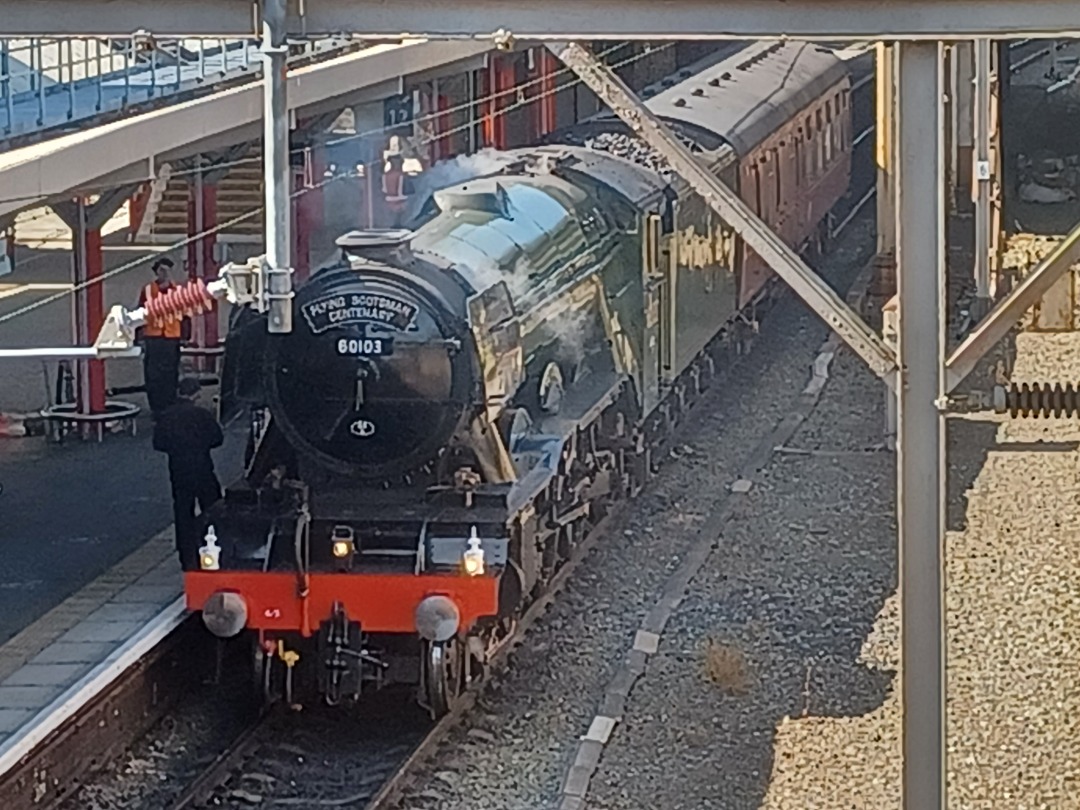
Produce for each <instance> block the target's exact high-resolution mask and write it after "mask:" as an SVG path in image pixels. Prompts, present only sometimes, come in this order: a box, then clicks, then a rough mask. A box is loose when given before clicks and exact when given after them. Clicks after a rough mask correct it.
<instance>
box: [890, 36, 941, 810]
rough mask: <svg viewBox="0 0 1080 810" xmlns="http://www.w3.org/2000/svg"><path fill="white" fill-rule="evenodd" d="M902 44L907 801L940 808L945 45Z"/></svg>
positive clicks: (900, 501) (900, 451)
mask: <svg viewBox="0 0 1080 810" xmlns="http://www.w3.org/2000/svg"><path fill="white" fill-rule="evenodd" d="M897 48H898V62H897V64H898V67H897V70H898V82H897V95H898V110H899V116H898V121H897V124H898V132H899V162H898V164H897V169H898V171H897V185H898V189H899V195H898V205H897V231H898V235H899V244H898V245H897V247H898V254H897V259H898V265H899V268H898V273H897V275H898V286H899V296H900V318H899V320H900V323H899V349H900V376H899V386H898V396H899V419H898V427H899V430H898V442H897V445H898V447H897V462H898V466H899V470H898V477H897V481H898V488H897V518H898V522H899V527H900V538H899V539H900V595H901V596H900V600H901V613H900V616H901V682H902V704H903V707H904V720H903V723H904V729H903V802H904V810H935V808H941V809H942V810H944V808H945V807H946V797H945V633H944V619H945V613H944V587H943V586H944V554H943V541H944V527H945V510H944V498H943V491H944V484H945V442H944V435H945V420H944V415H943V413H942V412H941V411H940V410H939V409H938V405H937V403H938V402H939V401H940V400H941V397H942V396H943V395H944V379H943V374H942V371H943V351H944V346H945V334H944V333H945V326H944V325H945V311H944V310H945V210H944V194H943V189H942V178H943V170H944V165H943V151H944V143H943V139H944V124H945V122H944V120H943V115H942V90H943V87H942V84H943V82H942V67H941V56H942V53H941V50H942V46H941V44H940V43H936V42H926V43H923V42H918V43H914V42H912V43H908V42H901V43H899V44H898V46H897Z"/></svg>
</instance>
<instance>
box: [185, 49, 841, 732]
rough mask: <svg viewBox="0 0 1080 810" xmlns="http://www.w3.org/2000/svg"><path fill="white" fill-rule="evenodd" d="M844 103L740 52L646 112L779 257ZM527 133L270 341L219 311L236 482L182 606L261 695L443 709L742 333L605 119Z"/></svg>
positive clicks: (748, 274)
mask: <svg viewBox="0 0 1080 810" xmlns="http://www.w3.org/2000/svg"><path fill="white" fill-rule="evenodd" d="M846 92H847V75H846V72H845V70H844V68H843V66H842V64H841V63H840V61H839V60H838V59H837V58H836V57H835V56H834V55H832V54H831V53H828V52H826V51H824V50H822V49H818V48H815V47H814V46H812V45H808V44H806V43H778V44H767V43H763V44H759V45H754V46H751V47H750V48H747V49H746V50H744V51H742V52H740V53H738V54H736V55H734V56H729V57H728V58H726V59H722V60H720V61H716V60H714V61H713V62H712V63H708V64H705V65H703V66H701V69H700V70H699V72H698V73H697V75H696V76H694V77H693V78H691V79H688V80H687V81H684V82H681V83H677V84H674V86H665V87H664V88H662V89H658V91H657V92H656V93H655V94H654V95H653V97H652V98H651V99H650V101H649V104H650V106H652V107H653V108H654V110H656V111H657V112H658V113H659V114H661V115H663V116H664V117H665V118H667V119H668V120H669V121H670V122H671V123H672V125H673V126H674V127H676V129H677V131H678V132H679V134H680V136H681V137H683V138H684V139H686V140H688V141H689V142H690V143H691V144H692V145H693V147H694V149H695V151H697V152H698V154H699V156H700V158H701V159H702V160H703V161H704V162H705V163H706V164H707V165H708V166H709V167H710V168H711V170H712V171H714V172H715V173H716V174H717V175H718V176H719V177H721V178H723V179H724V180H725V182H727V183H728V184H729V185H730V186H732V187H733V188H736V189H738V190H739V192H740V194H742V196H743V197H744V199H748V198H749V199H750V200H752V202H753V205H754V206H756V208H757V210H758V211H759V213H760V214H761V215H762V216H763V218H765V219H766V221H767V222H770V224H772V225H774V226H775V227H777V228H778V230H780V232H781V233H782V234H783V235H785V238H787V239H788V240H789V242H790V243H791V244H793V245H796V246H800V247H801V246H803V245H805V244H807V243H808V242H811V241H814V239H815V236H816V234H818V233H819V232H820V229H821V224H822V222H823V221H824V220H825V217H826V215H827V213H828V211H829V209H830V208H831V207H832V206H833V205H834V204H835V203H836V201H837V200H838V199H839V197H840V196H841V195H842V194H843V192H844V190H846V185H847V183H846V178H847V172H848V163H847V162H846V161H847V158H848V155H849V151H850V149H849V147H850V137H847V140H845V135H844V133H845V131H848V130H849V129H850V114H849V113H848V114H847V115H846V117H845V115H844V113H843V112H842V110H846V109H847V104H846ZM841 98H843V99H844V102H843V103H841ZM688 99H690V100H691V101H687V100H688ZM826 107H827V109H828V116H827V117H828V122H829V126H828V127H827V128H826V127H825V126H824V125H822V126H821V127H819V128H818V129H817V130H816V132H818V133H819V134H818V140H817V141H815V140H814V138H813V137H812V133H810V132H808V131H807V130H806V129H805V128H804V127H809V128H813V122H814V121H815V118H816V119H817V120H818V121H822V120H823V118H822V111H823V110H824V109H826ZM845 120H846V121H847V123H846V124H845ZM834 121H835V130H834V128H833V122H834ZM845 127H847V130H845ZM825 139H828V141H827V145H826V142H825ZM551 141H552V142H550V143H547V144H545V145H542V146H536V147H529V148H523V149H517V150H511V151H508V152H503V153H496V154H494V155H493V156H492V158H491V160H490V161H488V162H487V165H486V166H485V167H484V169H483V171H482V172H478V173H477V176H470V177H467V178H464V179H463V178H458V181H457V182H455V183H453V184H452V185H449V186H448V187H446V188H440V189H436V190H434V191H433V192H432V193H430V195H428V196H426V198H425V201H424V203H423V205H422V208H421V210H420V213H419V215H418V217H417V218H416V221H415V222H413V223H410V224H411V226H412V227H411V228H410V229H409V230H402V231H362V232H354V233H351V234H347V235H345V236H344V237H342V238H341V239H340V240H339V241H338V247H339V248H340V250H341V253H340V257H339V259H338V260H337V261H336V262H332V263H331V264H329V266H326V267H324V268H323V269H321V270H319V271H318V272H317V273H315V274H314V275H313V276H312V277H311V279H310V280H309V281H308V282H307V283H305V284H304V285H303V286H301V287H300V288H299V289H298V290H297V291H296V297H295V299H294V302H293V306H294V315H295V317H294V324H295V325H294V329H293V331H292V332H291V333H289V334H285V335H276V334H268V333H267V330H266V325H265V321H264V316H259V315H257V314H255V313H253V312H250V311H240V312H237V313H236V314H235V315H234V317H233V323H232V325H231V328H230V333H229V338H228V343H227V350H226V359H225V368H224V372H223V387H222V403H223V410H224V411H225V413H226V415H229V414H230V413H238V412H246V413H248V414H249V415H250V418H251V440H250V444H249V451H248V459H247V469H246V474H245V477H244V479H243V480H242V481H240V482H238V483H237V484H236V485H234V486H231V487H230V488H229V489H228V490H227V492H226V496H225V498H224V499H223V501H221V502H220V503H219V504H218V505H217V506H216V507H215V508H214V509H213V510H212V512H211V513H210V514H209V515H208V516H207V521H208V524H209V527H208V538H209V539H208V540H207V543H206V546H205V547H204V549H203V552H204V553H203V554H201V555H200V558H201V561H200V570H194V571H188V572H186V573H185V590H186V594H187V600H188V604H189V606H190V607H192V608H193V609H196V610H201V611H202V612H203V618H204V621H205V623H206V624H207V626H208V627H209V628H210V629H211V630H212V631H213V632H215V633H216V634H218V635H220V636H222V637H231V636H234V635H237V634H239V633H240V632H241V631H247V632H248V633H249V634H250V635H251V637H252V638H253V641H254V656H255V661H256V665H257V667H258V673H259V677H260V678H261V679H262V683H263V688H264V690H265V692H266V694H267V696H268V697H270V696H273V695H274V694H276V693H279V692H281V691H284V692H287V693H291V692H293V691H295V690H297V689H303V690H307V689H311V690H314V691H317V692H318V693H320V694H321V695H323V696H324V697H326V699H328V700H330V701H331V702H336V701H338V700H341V699H343V698H353V697H356V696H358V695H360V694H362V693H363V692H365V691H367V690H369V689H373V688H378V687H380V686H382V685H384V684H386V683H390V682H406V683H415V684H417V685H418V686H419V689H420V695H421V700H422V702H423V703H424V704H425V705H426V706H428V708H429V709H430V710H431V711H432V712H433V713H434V714H440V713H443V712H445V711H447V710H448V709H450V708H451V707H452V706H453V704H454V701H455V700H456V699H457V697H458V696H459V695H460V694H461V691H462V690H463V688H464V687H465V686H466V685H467V683H468V681H469V680H470V678H471V677H472V676H473V675H474V674H475V672H476V671H477V669H478V668H482V667H483V666H484V665H485V664H486V663H487V662H488V661H489V660H490V657H491V655H492V654H493V652H494V651H495V650H496V649H498V647H499V645H500V644H501V643H503V642H504V641H505V640H506V639H507V638H508V637H509V635H510V634H511V633H512V631H513V628H514V623H515V621H516V619H517V618H518V617H519V616H520V614H521V611H522V610H523V608H524V607H525V606H526V605H528V604H529V602H530V601H531V600H532V599H533V598H535V597H536V596H537V595H538V594H540V593H542V592H543V589H544V587H545V585H546V583H547V582H548V581H549V580H550V578H551V577H552V576H553V575H554V573H555V572H556V571H557V570H558V568H559V566H560V565H561V564H562V563H563V562H564V561H565V560H567V559H568V558H569V557H570V555H571V554H572V553H573V551H574V549H575V547H576V545H577V544H578V543H579V542H580V541H581V539H582V538H583V537H584V536H585V534H586V533H587V532H588V531H589V530H590V529H591V528H592V527H594V526H595V525H596V524H597V523H598V522H599V521H600V520H601V519H602V518H603V517H604V516H605V514H606V513H607V512H608V511H609V510H610V508H611V504H612V503H614V502H616V501H618V500H619V499H621V498H625V497H627V496H629V495H632V494H633V493H635V492H636V491H637V490H638V489H640V487H641V486H643V484H644V483H645V481H646V480H647V478H648V476H649V474H650V472H651V468H652V463H651V458H650V454H651V452H652V451H653V449H654V448H655V447H656V446H657V445H658V443H659V442H661V441H662V440H663V438H664V436H666V435H667V433H668V432H669V431H670V429H671V428H672V426H673V425H674V424H675V423H676V422H677V421H678V418H679V416H680V414H681V413H682V412H683V411H684V410H685V407H686V405H687V403H688V401H690V400H691V399H692V398H693V395H694V394H695V393H696V392H697V391H699V390H701V389H702V388H703V387H704V386H705V385H706V384H707V382H708V380H709V378H711V377H712V376H713V375H714V374H715V373H716V371H717V364H718V359H719V360H721V362H722V359H723V356H724V353H725V352H726V351H727V350H728V349H734V350H736V351H737V350H738V348H739V339H740V336H741V335H742V333H743V332H744V330H745V331H752V328H748V327H746V324H748V323H749V324H753V323H754V318H755V313H756V311H757V308H758V307H759V306H760V305H762V304H763V303H764V302H765V301H766V300H767V298H768V295H769V292H770V289H771V287H770V285H769V284H768V283H767V282H768V274H767V273H766V272H765V270H764V269H763V266H761V265H760V260H759V259H757V258H756V257H755V256H753V254H751V253H749V252H748V251H747V252H744V251H743V248H742V245H741V243H740V242H739V240H737V239H736V238H735V235H734V232H733V230H732V229H731V228H730V227H729V226H728V225H727V224H726V223H724V222H723V221H722V220H720V218H719V217H718V216H716V215H715V214H714V212H713V211H712V210H711V209H710V208H709V207H708V206H707V205H706V204H705V203H704V202H703V201H702V200H701V199H700V198H699V197H697V195H696V194H694V193H693V192H692V191H691V190H690V189H689V188H687V187H686V186H685V185H684V184H682V183H681V182H680V181H679V180H678V178H675V177H672V176H671V175H670V174H669V173H668V172H667V171H666V169H665V165H664V162H663V159H662V158H661V157H660V156H657V155H655V154H653V153H652V152H651V150H648V149H646V148H644V147H642V145H641V144H639V143H638V142H637V141H636V140H635V139H633V138H632V137H630V136H629V135H628V133H627V132H626V131H625V130H624V129H623V128H622V125H621V124H619V123H618V122H617V121H616V120H614V119H612V118H610V117H604V116H599V117H597V118H596V119H595V120H593V121H591V122H588V123H586V124H585V125H582V126H578V127H575V128H572V129H571V130H568V131H565V132H562V133H558V134H557V135H556V136H555V137H554V138H552V139H551ZM796 144H800V146H801V149H800V148H796ZM845 144H846V145H845ZM811 149H812V150H813V154H814V155H815V157H814V158H813V162H812V163H810V162H803V161H804V160H805V159H804V157H803V155H804V154H806V153H808V152H809V150H811ZM789 153H790V154H789ZM796 163H797V164H798V165H796ZM807 172H808V173H807ZM785 178H786V180H785ZM785 183H787V184H790V188H789V189H788V191H789V192H790V194H791V197H790V198H788V197H787V196H786V195H785V194H784V186H783V184H785ZM770 220H772V221H770Z"/></svg>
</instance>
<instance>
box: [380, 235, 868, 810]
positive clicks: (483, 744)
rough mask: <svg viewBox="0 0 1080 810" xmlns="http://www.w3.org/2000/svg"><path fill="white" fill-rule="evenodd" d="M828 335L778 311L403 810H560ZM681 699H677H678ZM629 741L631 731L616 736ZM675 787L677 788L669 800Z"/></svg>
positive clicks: (850, 272)
mask: <svg viewBox="0 0 1080 810" xmlns="http://www.w3.org/2000/svg"><path fill="white" fill-rule="evenodd" d="M867 233H868V228H867V227H866V226H865V224H862V225H857V226H855V227H854V228H853V229H852V232H851V233H850V234H849V235H848V240H847V247H841V248H840V251H839V252H838V254H837V255H836V257H835V258H834V259H833V262H834V264H833V268H834V273H833V275H834V276H839V277H842V278H843V280H844V283H849V282H850V281H851V280H852V279H853V277H854V276H855V274H856V273H857V272H858V270H859V269H861V267H862V265H863V264H864V263H865V260H866V256H865V254H859V253H858V247H861V246H865V245H866V244H867ZM826 335H827V332H826V330H825V328H824V326H823V325H822V324H821V322H820V321H819V320H818V319H816V318H815V317H814V316H812V315H811V314H810V313H809V312H808V311H807V309H806V308H805V307H804V306H803V305H802V304H801V303H799V302H797V301H795V300H791V299H788V300H785V301H782V302H781V303H779V304H778V306H777V308H776V309H775V310H774V311H773V313H772V314H771V315H770V317H769V320H768V323H767V325H766V327H765V328H764V329H763V334H762V335H761V337H760V339H759V342H758V344H757V346H756V347H755V349H754V352H753V353H752V354H751V355H750V357H749V358H748V362H747V363H746V364H745V365H744V366H743V367H742V368H740V369H738V370H737V371H736V372H735V373H734V375H733V376H732V377H731V378H729V379H728V380H727V381H726V382H724V383H719V384H717V385H716V386H714V388H713V390H712V391H710V393H709V396H708V398H707V399H706V400H705V401H704V402H703V403H701V405H700V406H699V407H698V408H697V409H696V411H695V416H694V419H695V420H697V421H696V423H695V424H694V425H693V426H692V427H690V429H689V430H688V432H687V436H686V438H685V440H684V441H683V443H682V445H681V446H680V447H678V448H677V449H676V450H675V451H674V453H673V455H675V456H676V458H673V459H671V460H670V461H669V463H668V464H667V465H666V467H665V469H664V470H663V471H662V472H661V474H660V475H659V476H658V477H657V479H655V480H654V482H653V483H652V485H651V486H650V487H649V488H648V490H647V491H646V493H645V494H644V495H643V496H642V497H641V498H639V499H638V500H637V501H636V502H634V503H632V504H628V505H627V506H626V507H625V509H624V510H623V511H622V512H621V514H620V516H619V519H618V520H617V521H616V523H615V525H614V526H613V527H612V529H611V531H610V537H608V538H605V540H604V541H603V542H602V543H600V544H599V546H598V548H597V549H596V550H595V551H594V552H593V553H592V554H590V555H589V557H588V558H587V559H586V560H584V561H583V562H582V564H581V567H580V568H579V569H578V570H577V571H576V572H575V573H574V575H573V577H572V578H571V580H570V582H569V584H568V586H567V588H566V590H564V592H563V593H562V594H561V596H560V598H559V599H558V600H557V601H556V603H555V604H554V605H553V607H552V608H551V610H550V612H549V613H548V614H547V616H546V617H544V619H543V620H542V621H541V622H539V623H538V625H537V626H536V627H535V628H534V630H533V631H532V632H531V633H530V634H529V636H528V638H527V640H526V642H525V643H524V644H523V645H522V647H520V648H519V650H518V651H517V652H516V653H515V654H514V657H513V660H512V662H511V667H510V670H509V672H508V673H507V675H506V676H505V677H504V678H503V680H502V681H501V682H500V683H499V684H498V685H497V687H496V688H495V689H493V690H492V691H491V692H490V693H489V694H488V695H486V696H485V697H484V698H483V701H482V705H481V707H480V709H479V711H477V712H476V713H475V715H474V717H473V718H472V719H471V720H470V721H468V723H467V725H466V726H465V727H462V728H459V729H458V730H457V731H455V732H454V733H452V734H451V735H450V736H449V738H448V739H447V740H446V741H445V742H444V744H443V746H442V748H441V751H440V753H439V754H438V755H437V756H436V757H435V759H434V761H433V762H432V764H431V765H430V766H429V767H428V768H427V769H426V770H425V771H422V772H420V773H419V775H418V778H416V779H415V780H414V783H415V785H416V787H415V789H414V792H412V793H407V794H406V795H405V796H404V797H403V798H402V801H401V802H400V805H399V806H401V807H408V808H435V807H438V808H440V810H456V809H457V808H462V810H464V808H470V810H473V809H475V808H492V809H496V808H497V809H498V810H541V809H542V808H549V807H555V806H557V803H558V794H559V791H560V789H561V786H562V781H563V779H564V777H565V775H566V772H567V769H568V767H569V765H570V763H571V761H572V759H573V756H574V753H575V749H576V745H577V741H578V738H579V737H580V736H581V735H583V734H585V732H586V731H587V729H588V727H589V724H590V722H591V720H592V718H593V715H594V714H595V713H596V711H597V707H598V704H599V701H600V698H601V696H602V694H603V692H604V689H605V688H606V687H607V685H608V682H609V681H610V680H611V677H612V674H613V672H614V671H615V669H616V666H617V665H618V663H619V661H620V659H621V658H622V657H623V656H624V655H625V653H626V651H627V649H628V648H629V647H630V645H631V644H632V641H633V638H634V633H635V631H636V629H637V628H638V625H639V624H640V623H641V620H642V617H643V616H644V614H645V613H646V611H647V610H648V609H649V608H651V607H652V606H653V604H654V603H655V602H656V599H657V596H658V594H659V593H660V590H661V589H662V587H663V585H664V583H665V581H666V580H667V578H668V577H669V576H670V574H671V572H672V571H674V570H675V569H676V568H677V566H678V565H679V563H680V562H681V560H682V556H683V555H684V554H685V553H686V551H687V549H688V548H689V547H690V546H691V545H692V544H693V542H694V541H695V539H696V537H697V531H698V529H699V528H700V526H701V524H702V523H703V522H704V521H705V519H706V517H707V515H708V514H709V513H710V511H711V510H712V509H713V508H714V507H715V505H716V503H717V502H718V500H720V499H721V498H723V497H724V494H725V493H726V491H727V489H728V487H729V486H730V485H731V483H732V482H733V481H734V479H735V477H736V472H737V470H738V467H739V465H740V464H741V463H742V462H743V461H744V460H745V458H746V456H747V455H748V454H749V453H750V451H751V450H752V449H753V447H754V446H755V445H756V444H757V443H758V442H759V441H761V439H762V438H763V437H764V436H765V435H766V434H767V433H769V431H770V430H771V429H772V427H773V426H774V425H775V424H776V423H777V422H778V421H779V420H780V419H781V418H783V416H784V415H786V414H787V413H788V411H789V410H790V408H791V406H792V404H793V402H794V401H795V399H796V398H797V396H798V394H799V392H800V391H802V389H803V387H804V386H805V385H806V383H807V380H808V379H809V374H810V368H811V364H812V362H813V360H814V356H815V355H816V353H817V351H818V349H819V347H820V346H821V343H822V342H823V341H824V339H825V337H826ZM751 563H752V561H750V560H748V561H747V565H748V566H749V565H750V564H751ZM672 694H673V695H674V694H678V691H677V690H675V689H674V688H673V692H672ZM673 700H674V698H673ZM631 706H634V698H633V697H632V698H631ZM636 711H637V710H636V709H634V708H631V709H630V712H631V713H634V712H636ZM624 731H625V730H624V729H622V728H620V729H618V730H617V731H616V736H621V735H622V734H623V732H624ZM634 736H635V737H636V735H634ZM656 743H657V741H656V740H654V739H652V738H645V739H639V740H638V742H637V743H636V744H637V745H640V746H641V747H642V748H643V749H644V752H645V753H644V756H645V757H654V758H655V757H659V756H660V755H659V754H658V753H657V752H656V750H655V749H656ZM598 777H599V774H598V775H597V777H594V785H595V784H596V781H595V780H596V779H597V778H598ZM667 785H668V780H667V778H666V777H665V778H664V782H663V783H661V785H658V786H657V787H664V786H667ZM643 800H645V804H640V801H643ZM654 800H655V792H650V793H648V794H643V795H641V796H639V797H638V798H637V801H638V802H639V804H637V805H636V806H638V807H643V806H649V807H651V806H655V803H654Z"/></svg>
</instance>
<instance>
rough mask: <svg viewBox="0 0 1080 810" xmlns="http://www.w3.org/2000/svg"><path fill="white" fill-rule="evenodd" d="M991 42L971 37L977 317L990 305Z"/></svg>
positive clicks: (972, 179) (974, 313)
mask: <svg viewBox="0 0 1080 810" xmlns="http://www.w3.org/2000/svg"><path fill="white" fill-rule="evenodd" d="M990 49H991V43H990V40H989V39H977V40H975V61H974V70H975V86H974V96H975V99H974V104H973V112H974V114H973V116H972V125H973V127H974V141H975V151H974V160H973V165H972V173H971V185H972V189H971V196H972V200H973V202H974V203H975V307H974V310H975V311H974V312H973V313H972V314H973V315H974V317H975V318H976V319H978V318H981V317H982V316H983V314H985V313H986V311H987V310H989V308H990V246H991V240H990V231H991V228H992V227H993V212H992V211H991V210H990V180H991V177H992V175H993V171H992V167H991V164H990V130H991V127H992V123H991V101H990V83H991V79H992V76H991V63H990Z"/></svg>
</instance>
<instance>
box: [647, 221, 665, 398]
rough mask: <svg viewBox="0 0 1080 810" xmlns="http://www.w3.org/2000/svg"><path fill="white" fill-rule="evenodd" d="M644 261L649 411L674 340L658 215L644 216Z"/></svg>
mask: <svg viewBox="0 0 1080 810" xmlns="http://www.w3.org/2000/svg"><path fill="white" fill-rule="evenodd" d="M644 225H645V227H644V228H643V238H642V240H641V241H642V250H643V251H644V253H645V255H644V257H643V259H644V260H643V261H642V267H643V268H644V274H645V277H644V279H642V282H643V287H644V290H645V330H644V334H643V339H644V342H643V345H642V351H641V387H642V405H643V406H644V408H645V412H646V413H649V412H650V411H652V409H653V408H655V407H656V404H657V402H659V400H660V381H661V377H662V376H663V373H664V367H663V358H664V357H665V356H667V352H666V351H665V350H666V348H667V344H668V343H669V342H670V340H671V334H670V329H668V328H666V322H667V318H665V317H664V310H665V304H666V302H667V300H668V298H669V296H670V295H671V292H672V291H671V289H670V287H671V285H670V284H668V283H667V272H666V268H665V267H663V265H662V252H661V249H660V217H659V215H657V214H647V215H646V216H645V223H644Z"/></svg>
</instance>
